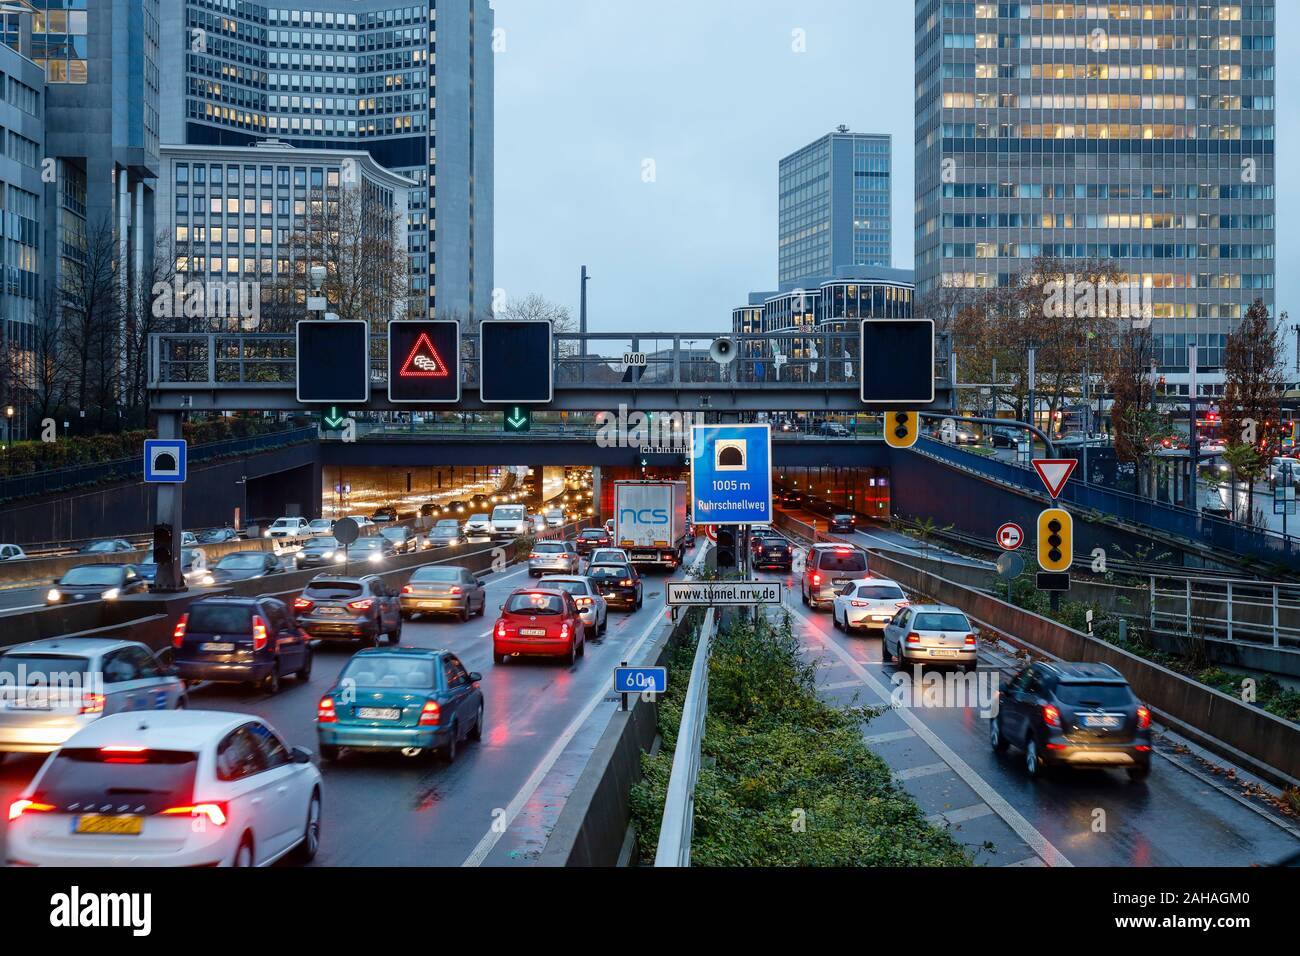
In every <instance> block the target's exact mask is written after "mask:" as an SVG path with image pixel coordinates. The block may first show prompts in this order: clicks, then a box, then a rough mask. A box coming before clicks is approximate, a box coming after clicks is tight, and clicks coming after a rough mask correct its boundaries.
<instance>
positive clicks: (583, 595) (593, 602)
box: [540, 574, 609, 640]
mask: <svg viewBox="0 0 1300 956" xmlns="http://www.w3.org/2000/svg"><path fill="white" fill-rule="evenodd" d="M540 586H542V587H548V588H559V589H560V590H562V591H568V592H569V593H570V594H572V595H573V602H574V603H575V604H577V605H578V616H579V617H581V618H582V623H583V625H584V626H585V628H586V631H587V635H586V638H585V639H586V640H598V639H599V638H600V636H601V635H602V634H604V633H605V628H607V627H609V604H608V603H607V602H606V601H605V596H604V595H603V594H601V593H600V592H599V591H597V590H596V585H594V584H592V583H591V578H588V577H585V576H583V575H581V574H547V575H544V576H543V577H542V580H541V582H540Z"/></svg>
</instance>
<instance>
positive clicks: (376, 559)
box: [366, 551, 384, 564]
mask: <svg viewBox="0 0 1300 956" xmlns="http://www.w3.org/2000/svg"><path fill="white" fill-rule="evenodd" d="M366 560H368V561H369V562H370V563H371V564H378V563H379V562H380V561H382V560H384V556H383V555H382V554H380V553H379V552H378V551H376V552H374V553H373V554H371V555H370V557H369V558H367V559H366Z"/></svg>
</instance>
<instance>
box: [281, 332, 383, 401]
mask: <svg viewBox="0 0 1300 956" xmlns="http://www.w3.org/2000/svg"><path fill="white" fill-rule="evenodd" d="M297 330H298V353H297V354H298V401H300V402H310V403H320V404H326V405H341V404H354V405H362V404H365V403H366V402H368V401H369V400H370V324H369V323H368V322H364V321H361V320H340V319H304V320H303V321H301V322H299V323H298V326H297Z"/></svg>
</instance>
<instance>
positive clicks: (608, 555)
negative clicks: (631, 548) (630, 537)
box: [587, 548, 632, 567]
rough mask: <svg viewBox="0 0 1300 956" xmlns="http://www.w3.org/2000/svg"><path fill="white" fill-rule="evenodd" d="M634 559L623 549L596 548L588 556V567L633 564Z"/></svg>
mask: <svg viewBox="0 0 1300 956" xmlns="http://www.w3.org/2000/svg"><path fill="white" fill-rule="evenodd" d="M631 563H632V559H631V558H630V557H629V556H628V553H627V552H626V551H624V550H623V549H622V548H596V549H594V550H593V551H592V552H591V554H590V555H588V556H587V567H591V566H592V565H593V564H631Z"/></svg>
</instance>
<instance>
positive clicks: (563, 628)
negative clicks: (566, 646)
mask: <svg viewBox="0 0 1300 956" xmlns="http://www.w3.org/2000/svg"><path fill="white" fill-rule="evenodd" d="M568 639H569V622H568V621H565V622H564V623H563V624H561V625H560V640H562V641H567V640H568Z"/></svg>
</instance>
